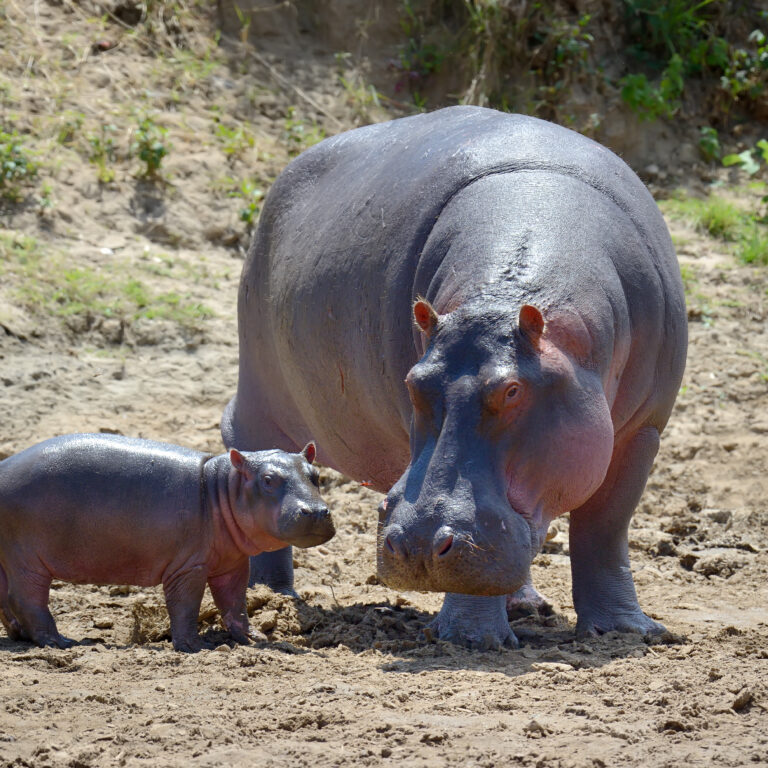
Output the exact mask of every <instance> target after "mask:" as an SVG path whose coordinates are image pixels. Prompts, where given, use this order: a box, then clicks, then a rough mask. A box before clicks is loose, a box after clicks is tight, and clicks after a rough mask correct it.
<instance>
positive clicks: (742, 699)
mask: <svg viewBox="0 0 768 768" xmlns="http://www.w3.org/2000/svg"><path fill="white" fill-rule="evenodd" d="M753 698H754V694H753V693H752V691H751V690H750V689H749V688H748V687H747V686H746V685H745V686H744V687H743V688H742V689H741V690H740V691H739V692H738V693H737V694H736V698H735V699H734V700H733V704H731V709H733V710H734V712H741V710H742V709H744V708H745V707H748V706H749V705H750V704H751V703H752V699H753Z"/></svg>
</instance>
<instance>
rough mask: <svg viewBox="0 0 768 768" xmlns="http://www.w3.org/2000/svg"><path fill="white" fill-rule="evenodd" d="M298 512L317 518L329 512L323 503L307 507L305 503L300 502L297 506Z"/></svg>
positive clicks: (323, 516)
mask: <svg viewBox="0 0 768 768" xmlns="http://www.w3.org/2000/svg"><path fill="white" fill-rule="evenodd" d="M299 512H301V514H302V515H313V516H314V517H316V518H317V519H318V520H322V519H323V518H325V517H328V515H330V514H331V513H330V511H329V510H328V507H326V506H325V505H324V504H323V505H322V506H317V507H308V506H306V505H305V504H302V505H301V506H299Z"/></svg>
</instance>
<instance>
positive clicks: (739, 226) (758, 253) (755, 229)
mask: <svg viewBox="0 0 768 768" xmlns="http://www.w3.org/2000/svg"><path fill="white" fill-rule="evenodd" d="M659 205H660V207H661V209H662V211H664V213H665V214H667V215H668V216H670V217H672V218H677V219H683V220H685V221H687V222H688V223H689V224H691V226H693V227H694V229H696V230H697V231H699V232H702V233H704V234H707V235H709V236H711V237H714V238H717V239H718V240H723V241H725V242H727V243H732V244H733V245H732V251H733V253H734V254H735V255H736V257H737V258H738V259H739V261H741V262H742V263H744V264H755V265H759V266H768V226H766V223H765V220H764V219H763V218H760V217H759V216H758V214H757V212H756V211H749V210H745V209H744V208H742V207H741V206H739V205H738V204H736V203H734V202H731V201H729V200H726V199H725V198H723V197H720V196H718V195H710V196H709V197H707V198H704V199H701V198H697V197H688V196H687V195H685V194H683V193H679V194H678V195H677V196H675V197H673V198H670V199H669V200H662V201H660V202H659Z"/></svg>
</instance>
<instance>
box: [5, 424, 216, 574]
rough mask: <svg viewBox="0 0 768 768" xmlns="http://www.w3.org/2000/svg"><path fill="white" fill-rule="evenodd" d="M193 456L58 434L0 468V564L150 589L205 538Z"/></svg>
mask: <svg viewBox="0 0 768 768" xmlns="http://www.w3.org/2000/svg"><path fill="white" fill-rule="evenodd" d="M207 458H208V455H206V454H204V453H200V452H198V451H192V450H189V449H186V448H180V447H178V446H174V445H169V444H166V443H157V442H152V441H149V440H140V439H133V438H127V437H122V436H119V435H85V434H78V435H66V436H63V437H57V438H53V439H51V440H46V441H44V442H42V443H39V444H37V445H35V446H32V447H31V448H28V449H27V450H25V451H22V452H21V453H19V454H16V455H15V456H12V457H10V458H8V459H6V460H5V461H3V462H0V564H3V565H4V566H6V567H7V566H8V565H11V564H12V563H19V564H21V563H28V564H30V565H31V564H32V563H33V562H34V563H36V564H37V563H39V564H40V565H41V566H43V567H44V569H45V570H46V571H48V572H49V573H50V574H51V576H53V577H54V578H58V579H62V580H65V581H72V582H80V583H104V584H109V583H111V584H114V583H126V584H138V585H142V586H147V585H152V584H157V583H159V582H160V581H161V580H162V578H163V573H164V572H165V571H166V570H167V569H168V567H169V566H170V565H171V564H172V562H174V561H175V562H177V561H178V560H179V558H184V557H186V556H188V554H189V550H190V546H191V545H192V546H193V547H194V544H195V543H196V544H197V545H198V546H199V545H200V544H203V539H205V538H207V529H206V526H205V517H204V515H203V506H202V482H201V475H202V466H203V464H204V463H205V461H206V460H207Z"/></svg>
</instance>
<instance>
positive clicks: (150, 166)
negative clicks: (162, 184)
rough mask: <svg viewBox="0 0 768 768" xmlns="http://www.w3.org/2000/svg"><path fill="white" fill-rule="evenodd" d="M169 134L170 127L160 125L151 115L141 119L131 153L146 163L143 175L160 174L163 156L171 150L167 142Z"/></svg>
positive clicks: (150, 176)
mask: <svg viewBox="0 0 768 768" xmlns="http://www.w3.org/2000/svg"><path fill="white" fill-rule="evenodd" d="M167 134H168V129H167V128H163V126H161V125H158V124H157V123H156V122H155V121H154V120H153V119H152V118H151V117H145V118H144V119H143V120H140V121H139V125H138V128H137V129H136V133H135V138H134V141H133V143H132V144H131V154H132V155H134V156H136V157H138V158H139V160H141V161H142V162H143V163H144V170H143V172H142V175H143V176H145V177H147V178H150V179H151V178H155V177H156V176H157V175H158V172H159V171H160V166H161V164H162V162H163V158H164V157H165V156H166V155H167V154H168V150H169V146H168V145H167V144H166V143H165V137H166V135H167Z"/></svg>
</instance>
